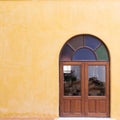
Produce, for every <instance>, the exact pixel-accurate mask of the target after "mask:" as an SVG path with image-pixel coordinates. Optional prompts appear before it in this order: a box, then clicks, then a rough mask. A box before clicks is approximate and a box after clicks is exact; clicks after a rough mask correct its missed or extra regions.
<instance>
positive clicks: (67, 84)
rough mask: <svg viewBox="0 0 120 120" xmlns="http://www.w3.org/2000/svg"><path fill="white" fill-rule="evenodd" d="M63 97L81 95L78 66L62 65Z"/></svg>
mask: <svg viewBox="0 0 120 120" xmlns="http://www.w3.org/2000/svg"><path fill="white" fill-rule="evenodd" d="M63 72H64V95H65V96H80V95H81V86H80V85H81V79H80V66H74V65H64V66H63Z"/></svg>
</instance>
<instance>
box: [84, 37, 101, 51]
mask: <svg viewBox="0 0 120 120" xmlns="http://www.w3.org/2000/svg"><path fill="white" fill-rule="evenodd" d="M100 44H101V42H100V40H99V39H97V38H96V37H93V36H90V35H86V36H85V46H88V47H90V48H92V49H96V48H97V47H98V46H99V45H100Z"/></svg>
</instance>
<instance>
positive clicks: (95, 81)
mask: <svg viewBox="0 0 120 120" xmlns="http://www.w3.org/2000/svg"><path fill="white" fill-rule="evenodd" d="M88 78H89V82H88V95H89V96H104V95H105V82H106V80H105V66H88Z"/></svg>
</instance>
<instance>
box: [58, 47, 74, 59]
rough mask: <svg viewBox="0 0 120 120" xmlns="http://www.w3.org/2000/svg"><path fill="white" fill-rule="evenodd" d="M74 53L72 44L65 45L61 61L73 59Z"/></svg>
mask: <svg viewBox="0 0 120 120" xmlns="http://www.w3.org/2000/svg"><path fill="white" fill-rule="evenodd" d="M72 55H73V50H72V49H71V48H70V46H68V45H65V46H64V47H63V49H62V52H61V55H60V60H61V61H71V57H72Z"/></svg>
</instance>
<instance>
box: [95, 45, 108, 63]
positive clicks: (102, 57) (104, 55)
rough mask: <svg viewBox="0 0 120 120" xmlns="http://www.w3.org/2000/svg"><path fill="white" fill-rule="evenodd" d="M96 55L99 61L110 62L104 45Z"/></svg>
mask: <svg viewBox="0 0 120 120" xmlns="http://www.w3.org/2000/svg"><path fill="white" fill-rule="evenodd" d="M96 54H97V57H98V60H106V61H108V60H109V59H108V53H107V50H106V48H105V46H104V45H101V46H100V47H99V48H98V49H97V50H96Z"/></svg>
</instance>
